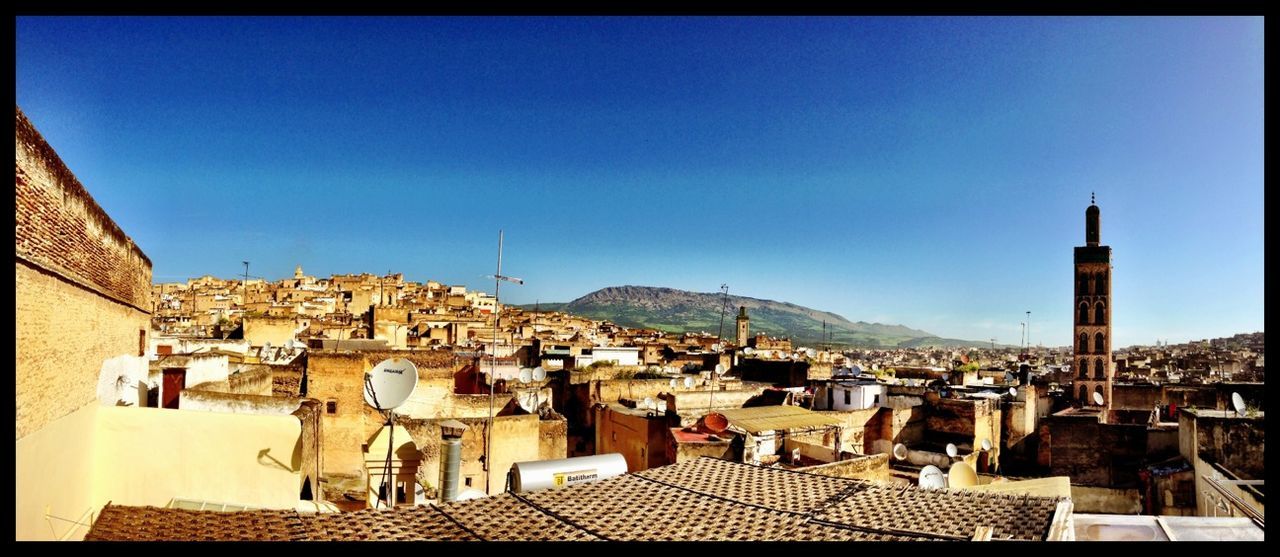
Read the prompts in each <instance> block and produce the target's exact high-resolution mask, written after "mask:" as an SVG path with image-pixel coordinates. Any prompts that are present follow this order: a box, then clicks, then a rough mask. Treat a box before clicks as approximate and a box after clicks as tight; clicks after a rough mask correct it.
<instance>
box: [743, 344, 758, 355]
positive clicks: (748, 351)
mask: <svg viewBox="0 0 1280 557" xmlns="http://www.w3.org/2000/svg"><path fill="white" fill-rule="evenodd" d="M742 353H743V354H746V355H748V356H750V355H752V354H755V353H756V349H755V348H752V347H750V346H748V347H746V348H743V349H742Z"/></svg>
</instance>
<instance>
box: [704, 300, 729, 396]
mask: <svg viewBox="0 0 1280 557" xmlns="http://www.w3.org/2000/svg"><path fill="white" fill-rule="evenodd" d="M720 292H721V293H722V294H723V296H722V297H721V300H720V332H719V333H717V334H716V340H717V342H719V343H720V350H717V351H716V366H717V367H719V366H720V365H721V364H720V355H721V354H724V306H725V304H727V303H729V285H727V284H721V285H720ZM717 375H719V374H718V373H716V368H714V367H713V368H711V398H710V399H709V400H708V402H707V411H708V412H710V411H711V410H712V409H713V408H715V406H716V376H717Z"/></svg>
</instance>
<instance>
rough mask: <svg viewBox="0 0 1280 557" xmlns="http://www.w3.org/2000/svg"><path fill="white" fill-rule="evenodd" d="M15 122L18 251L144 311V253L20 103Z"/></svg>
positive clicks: (147, 271) (147, 299)
mask: <svg viewBox="0 0 1280 557" xmlns="http://www.w3.org/2000/svg"><path fill="white" fill-rule="evenodd" d="M15 128H16V130H15V133H16V136H15V138H14V157H15V161H14V163H15V169H14V172H15V174H16V176H15V177H14V189H15V190H16V197H15V203H16V210H17V215H16V221H17V222H16V225H17V227H16V232H15V242H16V249H17V255H18V257H19V258H20V259H23V260H25V261H27V262H28V263H29V264H31V265H32V266H36V267H40V268H43V269H45V270H48V271H51V272H53V273H55V274H57V275H60V276H62V277H63V278H65V279H66V280H68V281H71V282H74V283H75V284H77V285H80V286H82V287H84V288H88V289H90V290H95V291H97V292H98V293H99V294H101V295H103V296H105V297H108V298H111V299H113V300H115V301H117V302H120V303H122V304H125V305H129V306H133V307H134V308H135V309H137V310H139V311H143V312H148V311H149V308H150V307H151V260H150V259H148V258H147V256H146V255H145V254H143V253H142V250H140V249H138V246H136V245H134V243H133V240H131V239H130V238H129V237H128V236H126V235H125V233H124V231H122V230H120V227H119V226H117V225H116V223H115V222H114V221H112V220H111V217H109V216H107V214H106V212H104V211H103V210H102V207H99V206H98V203H97V202H95V201H94V200H93V197H92V196H90V195H89V192H88V191H86V190H85V188H84V186H83V185H81V184H80V181H79V180H77V179H76V177H75V176H74V175H72V174H71V171H70V170H68V169H67V167H66V165H65V164H63V163H62V159H60V158H59V157H58V154H57V153H55V152H54V151H53V148H52V147H50V146H49V144H48V143H45V141H44V138H43V137H41V136H40V132H38V131H36V129H35V127H33V126H32V125H31V122H30V121H28V120H27V118H26V116H24V115H23V114H22V112H21V111H18V112H17V117H16V122H15ZM135 342H136V340H135Z"/></svg>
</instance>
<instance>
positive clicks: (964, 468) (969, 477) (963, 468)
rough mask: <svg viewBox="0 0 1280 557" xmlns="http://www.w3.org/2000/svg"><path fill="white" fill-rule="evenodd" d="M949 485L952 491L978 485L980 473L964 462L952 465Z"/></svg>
mask: <svg viewBox="0 0 1280 557" xmlns="http://www.w3.org/2000/svg"><path fill="white" fill-rule="evenodd" d="M947 485H948V486H950V487H951V488H952V489H959V488H963V487H970V486H974V485H978V473H977V472H974V471H973V467H972V466H969V464H968V463H966V462H965V461H963V460H962V461H960V462H957V463H955V464H952V465H951V470H949V471H948V472H947Z"/></svg>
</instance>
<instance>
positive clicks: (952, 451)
mask: <svg viewBox="0 0 1280 557" xmlns="http://www.w3.org/2000/svg"><path fill="white" fill-rule="evenodd" d="M958 454H960V450H959V449H957V448H956V444H955V443H947V456H949V457H951V458H955V457H956V455H958Z"/></svg>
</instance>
